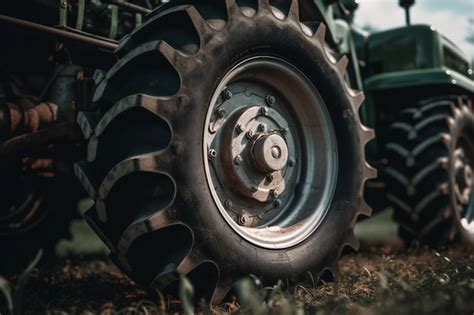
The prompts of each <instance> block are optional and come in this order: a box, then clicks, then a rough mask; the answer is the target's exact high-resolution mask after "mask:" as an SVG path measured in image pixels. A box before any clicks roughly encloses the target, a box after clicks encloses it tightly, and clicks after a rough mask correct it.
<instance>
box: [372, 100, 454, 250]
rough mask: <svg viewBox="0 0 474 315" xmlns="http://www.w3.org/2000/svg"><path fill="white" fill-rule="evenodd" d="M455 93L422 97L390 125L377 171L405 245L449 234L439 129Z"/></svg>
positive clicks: (434, 241)
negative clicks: (381, 165) (384, 161)
mask: <svg viewBox="0 0 474 315" xmlns="http://www.w3.org/2000/svg"><path fill="white" fill-rule="evenodd" d="M456 103H457V97H456V96H441V97H436V98H431V99H428V100H423V101H421V102H419V103H418V104H416V105H415V106H414V107H410V108H407V109H405V110H403V111H402V112H401V113H400V116H399V118H398V120H397V121H396V122H394V123H393V124H392V125H391V126H390V132H389V138H388V140H387V144H386V147H385V149H386V157H387V160H388V163H387V166H386V167H385V168H384V170H383V172H381V173H382V176H383V177H384V181H385V182H386V185H387V199H388V200H389V202H390V204H391V206H392V207H393V208H394V219H395V221H396V222H397V223H398V224H399V236H400V238H401V239H402V240H403V241H404V242H405V244H406V245H411V244H412V243H414V242H416V243H418V244H425V245H431V246H437V245H442V244H446V243H448V242H451V241H452V240H453V239H454V238H455V234H456V233H455V230H454V229H453V223H454V219H453V216H452V215H451V211H450V199H449V193H448V172H447V161H448V150H447V148H446V146H445V144H444V143H443V136H442V134H445V133H449V129H448V124H447V119H448V118H449V117H451V116H452V115H453V114H452V107H453V106H455V104H456Z"/></svg>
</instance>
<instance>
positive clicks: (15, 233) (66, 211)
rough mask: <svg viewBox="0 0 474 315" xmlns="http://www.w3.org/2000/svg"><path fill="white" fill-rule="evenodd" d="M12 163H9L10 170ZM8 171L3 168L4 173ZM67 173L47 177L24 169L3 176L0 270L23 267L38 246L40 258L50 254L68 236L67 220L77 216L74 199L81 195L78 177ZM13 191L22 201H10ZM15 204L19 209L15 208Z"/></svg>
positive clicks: (45, 257) (0, 220)
mask: <svg viewBox="0 0 474 315" xmlns="http://www.w3.org/2000/svg"><path fill="white" fill-rule="evenodd" d="M14 164H15V163H9V171H11V170H12V168H14ZM20 172H21V171H20ZM7 173H8V172H2V174H3V175H4V176H5V175H6V174H7ZM70 176H71V174H70V175H69V177H68V178H67V177H65V176H64V175H59V174H57V175H56V176H55V177H53V178H48V177H38V176H35V175H28V174H26V172H23V173H20V174H17V173H15V177H13V178H12V177H9V178H5V177H4V178H3V180H4V182H5V186H4V192H5V195H3V199H2V200H1V207H2V208H1V209H2V211H3V212H2V214H8V213H10V215H4V216H2V217H1V218H0V246H1V248H2V252H3V253H4V256H2V260H1V262H0V274H3V275H5V274H15V273H18V272H21V271H23V270H24V268H26V267H27V266H28V264H29V263H30V262H31V260H32V259H33V258H34V257H35V256H36V254H37V253H38V251H39V250H40V249H41V250H43V260H48V259H50V258H53V257H54V255H55V246H56V244H57V243H58V241H59V240H61V239H69V238H70V230H69V228H70V222H71V220H72V219H73V218H74V217H78V213H77V203H78V201H79V199H80V198H81V197H82V194H81V193H79V192H80V191H81V190H80V187H78V184H77V181H75V180H72V179H71V177H70ZM24 189H26V191H25V190H24ZM15 195H16V197H15V198H16V201H19V202H21V204H17V203H12V202H13V200H12V198H13V196H15ZM22 198H24V199H22ZM16 207H21V208H22V210H21V211H17V210H18V209H16ZM13 214H15V215H13Z"/></svg>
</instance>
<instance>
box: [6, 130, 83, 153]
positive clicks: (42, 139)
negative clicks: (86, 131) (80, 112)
mask: <svg viewBox="0 0 474 315" xmlns="http://www.w3.org/2000/svg"><path fill="white" fill-rule="evenodd" d="M80 139H82V133H81V130H80V128H79V126H78V125H77V124H76V123H75V122H69V123H62V124H58V125H56V126H52V127H49V128H45V129H42V130H39V131H36V132H32V133H29V134H25V135H21V136H17V137H14V138H12V139H10V140H8V141H6V142H5V143H3V144H2V145H1V147H0V159H9V158H12V157H15V156H16V155H17V154H19V153H21V152H24V151H28V150H31V149H34V148H42V147H45V146H46V145H48V144H52V143H55V142H61V141H63V142H68V141H78V140H80Z"/></svg>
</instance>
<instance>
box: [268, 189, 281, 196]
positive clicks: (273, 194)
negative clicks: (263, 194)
mask: <svg viewBox="0 0 474 315" xmlns="http://www.w3.org/2000/svg"><path fill="white" fill-rule="evenodd" d="M270 194H272V197H273V198H276V197H278V194H279V193H278V189H272V190H271V191H270Z"/></svg>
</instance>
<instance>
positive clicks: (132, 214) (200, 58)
mask: <svg viewBox="0 0 474 315" xmlns="http://www.w3.org/2000/svg"><path fill="white" fill-rule="evenodd" d="M190 2H191V1H190ZM236 2H237V3H240V1H233V0H228V1H225V2H219V3H216V2H215V1H195V2H193V3H194V4H193V5H187V4H183V5H179V6H169V5H168V6H167V7H165V8H166V9H165V10H164V11H160V10H159V9H158V11H156V12H154V14H153V16H152V17H151V18H150V19H149V20H148V21H147V22H146V23H145V24H144V25H143V26H142V27H141V28H139V29H138V30H136V31H135V32H134V33H133V34H132V35H131V36H129V37H128V38H127V39H126V40H125V41H123V42H122V43H121V44H120V47H119V50H118V51H117V53H118V55H119V57H120V58H121V59H120V60H119V61H118V63H117V64H116V65H115V66H114V67H113V68H112V69H111V70H110V71H109V72H108V73H107V74H106V75H103V74H101V73H98V74H97V75H96V80H97V84H98V86H97V89H96V93H95V96H94V101H95V102H96V103H97V104H98V105H99V111H98V112H94V113H80V115H79V117H78V122H79V124H80V125H81V127H82V130H83V132H84V135H85V137H86V138H87V139H89V148H88V160H87V161H84V162H81V163H78V164H77V165H76V174H77V175H78V177H79V179H80V180H81V182H82V183H83V185H84V187H85V189H86V190H87V191H88V192H89V194H90V196H91V197H92V198H94V199H95V200H96V203H95V206H94V207H93V208H92V209H91V210H89V211H88V212H87V214H86V220H87V221H88V223H89V224H90V225H91V226H92V227H93V229H94V230H95V231H96V232H97V233H98V235H99V236H100V237H101V238H102V239H103V240H104V242H105V243H106V244H107V245H108V247H109V248H110V250H111V257H112V259H113V260H114V261H115V262H116V263H117V264H118V265H119V266H120V267H121V269H122V270H124V271H125V272H126V273H127V274H128V275H130V276H131V277H132V278H133V279H134V280H136V281H137V282H139V283H142V284H144V285H148V286H150V285H151V286H153V287H156V288H159V289H162V288H164V287H167V286H168V285H170V284H171V283H174V282H175V281H176V280H177V279H178V278H179V276H180V275H187V276H188V277H189V278H190V279H191V280H192V281H193V282H194V284H195V286H197V288H196V290H195V291H196V292H197V294H199V295H201V297H204V298H206V299H208V300H212V301H213V302H214V303H215V302H218V301H220V300H221V299H222V298H223V297H224V296H225V294H226V292H227V291H228V289H229V288H230V285H231V284H232V283H233V282H234V281H235V280H236V279H238V278H239V277H242V276H245V275H248V274H249V273H254V274H258V275H261V276H263V277H264V278H265V279H268V280H272V279H277V278H290V279H297V278H298V277H299V276H300V275H302V274H303V273H304V272H305V271H307V270H312V271H315V272H316V273H318V274H320V273H322V272H323V271H324V270H327V269H330V270H331V271H332V272H333V274H334V275H335V277H336V278H337V277H338V275H339V269H338V262H337V261H338V258H339V255H340V253H341V250H342V248H343V246H344V245H347V244H348V245H350V246H352V247H353V248H357V247H358V242H357V240H356V239H355V236H354V233H353V226H354V224H355V221H356V217H357V215H358V214H365V215H370V213H371V210H370V208H369V207H368V205H367V204H366V203H365V201H364V199H363V196H362V194H363V185H364V182H365V180H366V179H368V178H372V177H374V175H375V170H374V169H372V168H370V167H369V166H368V165H367V163H366V162H365V158H364V157H365V155H364V146H365V144H366V143H367V142H368V141H369V140H370V139H372V138H373V132H372V130H369V129H367V128H365V127H364V126H362V124H361V123H360V119H359V117H358V108H359V106H360V105H361V103H362V101H363V94H362V93H356V92H355V91H351V90H350V89H349V88H347V86H346V84H345V82H344V79H343V73H344V71H345V67H346V66H347V59H346V58H340V56H336V58H340V61H339V62H337V61H336V60H337V59H335V58H334V56H332V55H330V53H329V52H326V50H325V47H324V46H325V45H324V36H325V27H324V25H322V24H319V23H313V24H311V25H307V26H306V25H303V24H302V23H300V22H299V19H298V7H297V6H298V1H292V2H290V1H288V2H287V3H285V4H284V5H281V6H279V7H272V6H270V4H269V1H265V0H263V1H242V2H245V3H248V4H246V5H242V6H238V5H237V4H236ZM182 3H187V2H186V1H182ZM276 15H278V16H279V17H277V16H276ZM256 55H271V56H278V57H279V58H281V59H284V60H285V61H287V62H289V63H291V64H292V65H294V66H295V67H297V68H298V69H300V70H301V71H303V72H304V73H305V74H306V75H307V76H308V77H309V78H310V79H311V80H312V81H313V82H318V84H320V85H322V88H321V91H322V92H323V93H322V97H323V99H325V100H326V101H327V102H328V104H330V106H328V107H330V108H328V110H329V111H330V114H331V118H332V119H333V122H334V125H335V130H336V134H337V139H338V141H339V143H338V150H340V154H341V156H344V159H341V161H340V163H341V165H340V172H339V174H340V177H339V178H338V181H337V188H336V192H335V196H334V199H333V202H332V206H331V209H330V210H329V212H328V213H327V215H326V217H325V220H324V222H323V224H321V225H320V226H319V227H318V229H317V230H316V231H315V232H313V233H312V234H311V235H310V236H309V237H308V238H307V239H306V240H305V241H304V242H302V243H300V244H298V245H296V246H293V247H291V248H286V249H281V250H269V249H264V248H260V247H258V246H255V245H253V244H251V243H250V242H247V241H245V240H244V239H243V238H241V237H240V236H239V235H238V234H237V233H235V232H234V231H233V230H232V229H231V228H230V227H229V225H228V224H227V222H226V221H225V220H224V219H223V217H222V215H221V214H220V213H219V211H218V210H217V207H216V204H215V203H214V201H213V199H212V196H211V193H210V190H209V187H208V184H207V182H206V173H205V170H204V167H203V165H204V161H203V155H202V150H203V139H202V133H203V128H204V121H205V118H206V111H207V107H208V106H209V104H210V101H211V97H212V95H213V93H214V90H215V89H216V87H217V85H218V84H219V81H220V79H221V78H222V77H223V76H224V74H225V73H226V72H227V71H228V69H230V68H231V67H232V66H233V65H234V64H235V63H237V62H239V61H241V60H244V59H246V58H249V57H251V56H256Z"/></svg>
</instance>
